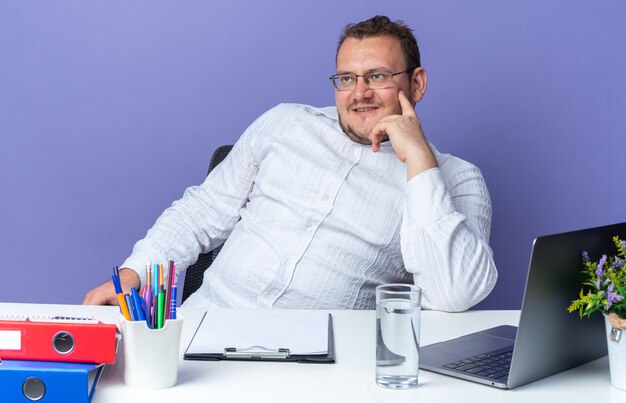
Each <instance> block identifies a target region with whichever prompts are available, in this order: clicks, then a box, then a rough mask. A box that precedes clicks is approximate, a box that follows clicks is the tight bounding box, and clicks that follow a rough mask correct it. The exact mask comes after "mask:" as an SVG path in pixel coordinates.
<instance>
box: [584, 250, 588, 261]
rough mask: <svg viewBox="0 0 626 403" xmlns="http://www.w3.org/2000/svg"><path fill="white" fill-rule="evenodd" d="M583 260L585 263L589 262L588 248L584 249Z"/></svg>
mask: <svg viewBox="0 0 626 403" xmlns="http://www.w3.org/2000/svg"><path fill="white" fill-rule="evenodd" d="M583 262H584V263H588V262H589V254H588V253H587V251H586V250H584V251H583Z"/></svg>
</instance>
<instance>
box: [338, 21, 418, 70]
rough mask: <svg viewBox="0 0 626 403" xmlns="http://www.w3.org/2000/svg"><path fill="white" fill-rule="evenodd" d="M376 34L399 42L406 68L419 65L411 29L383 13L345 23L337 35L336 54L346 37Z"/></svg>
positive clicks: (361, 37) (363, 36) (362, 37)
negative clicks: (353, 22)
mask: <svg viewBox="0 0 626 403" xmlns="http://www.w3.org/2000/svg"><path fill="white" fill-rule="evenodd" d="M378 36H390V37H392V38H396V39H397V40H398V42H400V46H401V47H402V52H403V53H404V60H405V62H406V68H407V69H413V68H416V67H420V66H421V64H420V50H419V47H418V46H417V40H416V39H415V36H414V35H413V30H412V29H411V28H409V26H408V25H406V24H405V23H404V22H403V21H400V20H398V21H391V20H390V19H389V17H386V16H384V15H377V16H375V17H372V18H370V19H369V20H365V21H361V22H358V23H356V24H348V25H346V26H345V28H344V29H343V32H342V33H341V36H340V37H339V44H338V45H337V54H339V49H340V48H341V45H342V44H343V42H344V41H345V40H346V39H348V38H355V39H365V38H372V37H378ZM335 59H336V56H335Z"/></svg>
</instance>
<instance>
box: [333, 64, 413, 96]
mask: <svg viewBox="0 0 626 403" xmlns="http://www.w3.org/2000/svg"><path fill="white" fill-rule="evenodd" d="M413 70H414V68H410V69H407V70H404V71H399V72H397V73H390V72H388V71H372V72H370V73H365V74H354V73H342V74H335V75H333V76H330V77H329V78H330V81H332V82H333V85H334V86H335V88H337V89H338V90H339V91H350V90H353V89H354V87H356V82H357V80H358V79H359V77H363V81H364V82H365V85H367V87H368V88H371V89H373V90H382V89H384V88H390V87H392V86H393V78H394V77H395V76H397V75H398V74H404V73H408V72H409V71H413Z"/></svg>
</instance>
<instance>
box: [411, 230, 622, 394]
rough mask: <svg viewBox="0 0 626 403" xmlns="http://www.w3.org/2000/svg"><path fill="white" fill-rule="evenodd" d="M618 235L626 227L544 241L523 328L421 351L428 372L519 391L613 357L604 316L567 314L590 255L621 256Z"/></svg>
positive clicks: (536, 252)
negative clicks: (609, 355) (584, 260)
mask: <svg viewBox="0 0 626 403" xmlns="http://www.w3.org/2000/svg"><path fill="white" fill-rule="evenodd" d="M616 235H617V236H620V238H622V239H624V238H626V223H621V224H613V225H607V226H602V227H596V228H589V229H583V230H579V231H572V232H565V233H560V234H554V235H548V236H542V237H538V238H536V239H535V241H534V242H533V248H532V253H531V257H530V267H529V270H528V278H527V280H526V289H525V292H524V300H523V302H522V309H521V313H520V320H519V325H518V327H515V326H498V327H495V328H491V329H487V330H483V331H480V332H477V333H472V334H469V335H466V336H462V337H458V338H455V339H452V340H447V341H443V342H439V343H434V344H430V345H427V346H421V347H420V368H422V369H425V370H428V371H433V372H438V373H441V374H445V375H449V376H454V377H457V378H461V379H465V380H469V381H474V382H478V383H482V384H485V385H490V386H494V387H498V388H504V389H513V388H516V387H518V386H521V385H524V384H527V383H529V382H533V381H536V380H538V379H542V378H545V377H547V376H550V375H552V374H555V373H557V372H561V371H565V370H566V369H569V368H572V367H575V366H577V365H580V364H583V363H586V362H588V361H591V360H594V359H596V358H599V357H602V356H604V355H606V353H607V346H606V341H605V340H606V335H605V328H604V319H603V317H602V315H600V314H599V313H598V314H595V315H591V317H590V318H583V319H581V318H580V316H579V315H578V313H576V312H574V313H568V311H567V307H568V306H569V305H570V303H571V301H572V300H574V299H576V297H577V296H578V294H579V292H580V288H581V286H582V283H583V281H584V280H585V278H584V276H585V274H584V273H582V270H583V263H582V252H583V251H587V252H588V253H589V258H590V259H591V260H592V261H597V260H598V259H599V258H600V257H601V256H602V255H603V254H607V255H614V254H616V253H617V251H616V249H615V245H614V244H613V241H612V239H613V237H614V236H616Z"/></svg>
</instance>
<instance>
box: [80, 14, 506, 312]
mask: <svg viewBox="0 0 626 403" xmlns="http://www.w3.org/2000/svg"><path fill="white" fill-rule="evenodd" d="M336 62H337V73H336V74H335V75H333V76H332V77H331V80H332V82H333V84H334V86H335V98H336V108H335V107H328V108H315V107H311V106H305V105H287V104H285V105H279V106H277V107H275V108H273V109H272V110H270V111H268V112H266V113H265V114H264V115H262V116H261V117H260V118H259V119H257V121H255V122H254V123H253V124H252V125H251V126H250V127H249V128H248V129H247V130H246V131H245V132H244V134H243V135H242V136H241V138H240V139H239V140H238V141H237V143H236V144H235V146H234V148H233V150H232V151H231V153H230V154H229V156H228V157H227V158H226V159H225V160H224V161H223V162H222V163H221V164H220V165H219V166H217V167H216V168H215V170H214V171H213V172H212V173H211V174H210V175H209V176H208V177H207V179H206V181H205V182H204V183H203V184H202V185H200V186H195V187H190V188H189V189H187V190H186V192H185V194H184V196H183V198H182V199H180V200H178V201H176V202H174V203H173V204H172V206H171V207H170V208H168V209H167V210H166V211H165V212H164V213H163V214H162V215H161V217H159V219H158V220H157V222H156V223H155V225H154V226H153V227H152V229H151V230H150V231H148V234H147V235H146V238H145V239H143V240H141V241H139V242H138V243H137V244H136V245H135V247H134V249H133V253H132V255H131V256H130V257H129V258H128V259H127V260H126V261H125V262H124V264H123V266H122V267H124V269H122V270H121V271H120V277H121V282H122V284H123V286H124V287H125V289H126V290H128V289H129V288H130V287H135V288H138V287H139V286H140V284H142V283H144V282H145V273H144V272H143V267H145V264H146V262H166V261H168V260H173V261H175V262H176V263H177V266H178V267H179V268H185V267H187V266H189V265H190V264H193V262H194V261H195V260H196V258H197V256H198V254H199V253H204V252H207V251H209V250H211V249H213V248H215V247H217V246H219V245H221V244H222V243H223V242H224V241H225V243H224V246H223V249H222V250H221V252H220V254H219V255H218V257H217V259H216V260H215V262H214V263H213V264H212V265H211V267H210V268H209V269H208V270H207V271H206V273H205V276H204V283H203V284H202V287H200V289H199V290H198V291H197V292H196V293H194V294H193V295H192V296H190V297H189V299H188V300H187V301H186V302H185V306H203V307H248V308H312V309H333V308H334V309H337V308H340V309H371V308H373V307H374V300H375V298H374V289H375V287H376V286H377V285H379V284H382V283H389V282H405V283H406V282H411V281H414V282H415V284H417V285H418V286H420V287H422V288H423V289H424V292H423V301H422V303H423V306H424V307H425V308H430V309H440V310H446V311H461V310H465V309H468V308H470V307H471V306H473V305H474V304H476V303H478V302H479V301H481V300H482V299H483V298H484V297H485V296H487V295H488V294H489V292H490V291H491V289H492V288H493V286H494V285H495V282H496V278H497V272H496V268H495V265H494V263H493V257H492V252H491V249H490V248H489V246H488V238H489V231H490V226H491V202H490V198H489V194H488V191H487V187H486V184H485V182H484V180H483V178H482V176H481V174H480V171H479V170H478V169H477V168H476V167H474V166H473V165H471V164H469V163H467V162H465V161H462V160H460V159H458V158H455V157H453V156H450V155H447V154H441V153H439V152H438V151H437V150H436V149H434V147H432V146H431V145H430V144H429V143H428V142H427V141H426V139H425V137H424V133H423V131H422V127H421V124H420V120H419V119H418V117H417V116H416V114H415V111H414V105H415V103H416V102H419V101H420V100H421V99H422V97H423V96H424V94H425V92H426V84H427V76H426V72H425V70H424V69H423V68H422V67H421V64H420V56H419V50H418V47H417V42H416V40H415V38H414V36H413V34H412V31H411V29H410V28H408V27H407V26H406V25H404V24H403V23H402V22H401V21H398V22H391V21H390V20H389V19H388V18H387V17H382V16H377V17H373V18H371V19H369V20H367V21H363V22H361V23H358V24H352V25H348V26H347V27H346V28H345V29H344V32H343V34H342V36H341V38H340V41H339V46H338V50H337V58H336ZM85 303H90V304H94V303H95V304H104V303H108V304H115V303H116V299H115V295H114V290H113V286H112V284H111V282H110V281H108V282H106V283H104V284H102V285H101V286H99V287H97V288H95V289H94V290H91V291H90V292H89V293H88V294H87V296H86V297H85Z"/></svg>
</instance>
